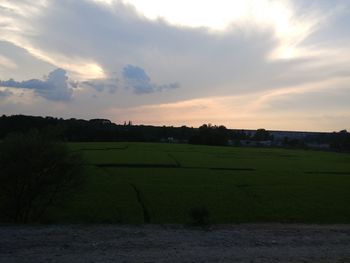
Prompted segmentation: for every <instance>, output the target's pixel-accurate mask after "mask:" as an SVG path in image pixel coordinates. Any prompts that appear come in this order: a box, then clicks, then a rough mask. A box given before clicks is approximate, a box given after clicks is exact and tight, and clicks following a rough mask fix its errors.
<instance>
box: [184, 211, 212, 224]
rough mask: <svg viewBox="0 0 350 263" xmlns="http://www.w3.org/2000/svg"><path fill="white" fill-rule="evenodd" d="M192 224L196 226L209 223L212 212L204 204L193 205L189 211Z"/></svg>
mask: <svg viewBox="0 0 350 263" xmlns="http://www.w3.org/2000/svg"><path fill="white" fill-rule="evenodd" d="M188 214H189V216H190V219H191V224H192V225H195V226H206V225H209V218H210V213H209V211H208V209H207V208H206V207H204V206H201V207H193V208H191V209H190V210H189V212H188Z"/></svg>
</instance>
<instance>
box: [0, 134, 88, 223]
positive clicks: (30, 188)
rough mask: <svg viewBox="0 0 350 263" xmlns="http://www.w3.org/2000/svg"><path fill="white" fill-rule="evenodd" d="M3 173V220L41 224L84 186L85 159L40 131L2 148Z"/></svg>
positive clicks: (0, 189) (0, 197) (0, 204)
mask: <svg viewBox="0 0 350 263" xmlns="http://www.w3.org/2000/svg"><path fill="white" fill-rule="evenodd" d="M0 171H1V173H0V183H1V184H0V220H1V221H7V222H15V223H27V222H39V221H40V219H41V218H42V216H43V215H44V214H45V213H46V211H47V209H48V208H49V207H50V206H52V205H54V204H55V203H57V202H58V201H60V200H62V198H67V197H68V196H69V194H71V193H72V191H75V190H77V189H78V188H79V187H80V186H81V185H82V183H83V182H84V168H83V161H82V159H81V157H80V156H79V155H77V154H76V153H74V154H72V153H70V152H69V150H68V148H67V146H66V145H65V144H62V143H58V142H55V141H53V140H51V139H50V138H49V137H48V136H47V135H44V134H41V133H39V132H38V131H31V132H29V133H27V134H14V135H11V136H8V137H7V138H6V139H5V140H4V141H3V142H2V143H1V144H0Z"/></svg>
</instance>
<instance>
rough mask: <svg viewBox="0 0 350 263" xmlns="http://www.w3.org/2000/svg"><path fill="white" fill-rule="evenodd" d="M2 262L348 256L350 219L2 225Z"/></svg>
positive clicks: (348, 259)
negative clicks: (293, 222)
mask: <svg viewBox="0 0 350 263" xmlns="http://www.w3.org/2000/svg"><path fill="white" fill-rule="evenodd" d="M0 262H6V263H11V262H35V263H38V262H78V263H79V262H254V263H257V262H269V263H270V262H317V263H322V262H325V263H326V262H327V263H328V262H345V263H346V262H350V225H326V226H323V225H322V226H320V225H285V224H257V225H254V224H242V225H221V226H214V227H211V228H210V229H207V230H202V229H199V228H198V229H196V228H187V227H183V226H179V225H165V226H160V225H143V226H124V225H67V226H66V225H63V226H62V225H54V226H4V225H3V226H0Z"/></svg>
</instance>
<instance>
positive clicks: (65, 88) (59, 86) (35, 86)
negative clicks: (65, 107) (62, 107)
mask: <svg viewBox="0 0 350 263" xmlns="http://www.w3.org/2000/svg"><path fill="white" fill-rule="evenodd" d="M0 87H7V88H22V89H31V90H34V92H35V94H36V95H38V96H41V97H43V98H45V99H48V100H52V101H69V100H71V98H72V94H73V89H72V87H71V86H70V84H69V83H68V77H67V75H66V71H65V70H63V69H55V70H54V71H52V72H50V73H49V75H48V76H47V77H46V78H45V79H44V80H40V79H30V80H25V81H20V82H19V81H15V80H13V79H9V80H7V81H4V80H0Z"/></svg>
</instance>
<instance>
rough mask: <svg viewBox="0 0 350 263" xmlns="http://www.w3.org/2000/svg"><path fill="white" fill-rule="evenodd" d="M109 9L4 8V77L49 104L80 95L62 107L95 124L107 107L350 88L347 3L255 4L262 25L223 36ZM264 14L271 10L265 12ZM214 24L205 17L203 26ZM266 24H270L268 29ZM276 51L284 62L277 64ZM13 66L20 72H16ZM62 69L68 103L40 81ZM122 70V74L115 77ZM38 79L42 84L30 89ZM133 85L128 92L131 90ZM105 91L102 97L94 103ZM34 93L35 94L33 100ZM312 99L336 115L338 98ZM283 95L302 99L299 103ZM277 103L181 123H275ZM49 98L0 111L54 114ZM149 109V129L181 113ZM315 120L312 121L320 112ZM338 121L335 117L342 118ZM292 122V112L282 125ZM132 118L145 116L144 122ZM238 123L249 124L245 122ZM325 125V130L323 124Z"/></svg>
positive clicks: (193, 115) (77, 4)
mask: <svg viewBox="0 0 350 263" xmlns="http://www.w3.org/2000/svg"><path fill="white" fill-rule="evenodd" d="M0 2H1V1H0ZM101 2H106V1H93V0H76V1H71V0H50V1H45V0H43V1H29V0H18V1H11V0H4V1H3V2H1V4H0V7H1V5H6V6H8V7H10V8H7V9H5V8H3V9H1V8H0V17H1V20H2V22H0V23H1V26H0V39H2V40H3V41H0V54H1V56H2V57H5V58H6V59H5V60H4V59H2V65H0V79H8V78H9V77H12V78H14V79H15V80H17V81H13V82H15V84H16V85H17V86H26V85H29V84H31V85H30V86H33V84H35V86H36V87H40V88H35V89H34V88H28V87H27V90H28V89H31V90H34V91H35V94H37V95H39V96H41V97H44V98H48V99H49V100H50V99H51V100H57V99H58V98H61V99H60V100H66V99H68V98H70V97H71V96H72V91H73V90H74V103H70V104H69V105H68V104H65V106H66V107H63V108H60V109H59V112H60V114H61V115H65V116H68V117H69V116H85V117H86V118H91V115H92V114H96V117H103V116H105V115H104V114H105V112H106V109H108V108H112V107H116V108H123V107H135V108H141V109H142V110H143V108H142V107H143V106H145V107H146V106H152V105H160V104H171V103H181V102H183V101H191V100H196V99H204V100H211V98H215V97H230V96H242V95H244V96H250V95H251V94H276V93H275V91H276V92H278V91H279V90H281V89H283V90H284V89H285V88H286V89H289V88H292V89H295V90H298V91H299V88H300V86H301V85H302V86H303V87H304V86H305V87H306V86H307V87H316V85H315V84H317V83H320V82H323V83H325V84H326V86H325V87H324V89H331V88H332V86H333V84H330V82H329V80H330V79H337V81H339V84H337V85H348V79H347V76H348V73H347V69H348V68H349V61H350V49H349V46H350V44H349V43H350V38H349V34H348V33H349V28H350V27H348V26H347V25H348V24H349V22H350V20H349V16H348V13H349V7H350V4H349V2H348V1H345V0H343V1H327V0H317V1H309V2H307V1H302V0H295V1H294V0H291V1H289V0H281V1H276V0H271V1H252V2H250V1H249V2H250V3H258V2H265V3H267V6H266V8H267V9H268V10H267V9H260V8H259V6H256V7H255V9H256V10H255V11H257V13H259V14H260V20H261V23H257V20H254V19H253V18H252V17H251V16H249V17H248V18H252V19H251V20H249V19H241V20H239V21H234V22H233V23H232V24H230V25H228V26H227V27H226V28H225V29H224V30H219V31H216V30H211V29H208V28H205V27H187V26H184V25H182V26H179V25H178V24H176V23H173V24H170V23H169V22H167V21H166V20H165V19H166V18H160V19H157V18H154V19H151V20H150V19H147V18H146V17H145V16H143V14H142V13H140V12H138V11H137V10H136V9H135V8H134V7H133V6H132V5H129V4H126V2H127V1H118V0H111V1H108V2H109V4H107V5H106V4H103V3H101ZM191 2H192V4H193V3H195V1H191ZM219 2H220V4H222V5H225V3H230V5H233V3H234V2H237V3H240V2H242V3H243V2H244V1H219ZM3 3H5V4H3ZM184 3H185V2H184ZM268 3H271V4H272V5H276V6H277V7H278V6H279V5H281V6H284V5H285V4H286V5H285V6H284V8H282V10H287V11H286V12H277V11H278V10H279V8H277V7H276V9H271V10H270V9H269V4H268ZM185 4H187V2H186V3H185ZM217 4H219V3H217ZM147 5H148V3H147ZM215 5H216V4H215ZM221 9H222V7H221ZM227 10H233V9H227ZM265 10H267V11H269V10H270V11H271V12H270V11H269V12H267V13H266V12H264V11H265ZM342 10H343V11H342ZM140 11H141V10H140ZM171 11H173V10H171ZM209 11H210V12H214V11H215V12H217V10H209ZM236 11H237V10H236ZM255 11H254V12H255ZM186 12H189V14H190V13H191V12H194V11H193V10H192V11H191V10H190V9H188V10H186ZM254 12H253V13H254ZM229 13H230V12H229ZM190 15H191V14H190ZM214 15H215V16H216V15H219V14H213V16H214ZM180 18H181V17H180ZM206 18H207V17H206V16H205V17H203V19H204V20H206ZM265 18H267V20H268V23H264V22H263V20H265ZM24 51H25V52H24ZM276 51H278V52H277V53H278V54H277V55H276V56H275V57H271V54H274V53H275V52H276ZM24 58H25V59H24ZM282 58H283V59H282ZM9 60H11V61H13V62H14V63H15V64H16V65H17V67H18V68H16V69H15V68H14V67H13V68H9V65H10V64H9V63H8V62H9ZM4 61H5V62H4ZM39 61H40V62H41V64H40V63H39ZM19 62H20V63H19ZM0 64H1V62H0ZM4 65H6V66H4ZM126 65H127V66H126ZM12 66H14V64H13V65H12ZM10 67H11V66H10ZM57 67H60V68H64V69H65V70H66V71H67V74H68V75H69V76H70V80H66V81H62V83H61V86H62V87H63V88H61V89H58V90H60V91H61V92H62V93H63V96H58V95H57V94H56V95H55V96H54V95H52V93H55V92H56V91H55V92H51V90H52V89H50V88H43V87H42V86H43V84H42V82H46V81H47V79H44V80H40V77H39V76H41V74H42V72H49V71H50V70H52V69H53V68H57ZM114 72H118V73H119V74H118V75H115V74H114ZM31 78H33V79H34V80H36V81H34V83H33V81H32V82H28V81H22V80H27V79H31ZM72 79H74V81H73V80H72ZM20 80H21V81H20ZM173 82H175V83H173ZM177 82H178V83H181V89H177V88H176V87H178V84H176V83H177ZM19 83H21V85H19ZM64 83H66V84H67V86H65V84H64ZM15 84H13V85H15ZM51 86H52V85H51ZM56 86H57V85H56ZM126 86H127V87H129V89H125V87H126ZM74 87H77V88H76V89H74ZM168 89H172V91H171V93H170V92H159V91H164V90H168ZM43 90H49V91H50V94H51V95H49V94H46V93H45V94H43ZM54 90H56V89H54ZM116 90H117V91H118V92H116ZM300 91H302V90H300ZM97 92H98V96H97V97H98V99H93V95H94V94H96V93H97ZM314 92H316V90H314ZM29 93H32V92H27V93H26V94H29ZM59 94H61V93H59ZM135 94H149V95H148V96H135ZM293 94H294V93H293ZM303 94H304V93H303ZM313 94H314V93H307V94H305V101H310V104H312V105H313V106H314V108H318V109H319V111H320V113H322V112H325V111H326V108H327V107H323V105H322V104H321V103H325V104H327V105H333V106H334V108H337V107H338V105H337V102H336V100H337V99H333V100H329V101H326V100H321V99H319V100H312V96H313ZM285 96H290V97H291V100H298V96H291V95H290V94H287V95H285ZM13 97H15V96H11V100H14V98H13ZM276 98H279V96H272V95H269V96H267V97H266V96H265V97H264V98H263V99H261V98H260V99H259V98H256V100H257V103H250V102H249V101H247V104H245V103H243V104H242V103H240V101H239V100H233V101H232V102H230V103H228V104H230V105H231V104H232V105H233V106H234V107H235V108H234V111H231V108H223V109H222V110H221V111H219V110H216V109H218V108H217V107H212V108H213V111H212V112H211V113H212V115H208V114H207V112H205V111H204V110H203V111H200V112H198V111H196V109H197V108H188V109H186V110H185V112H186V118H185V117H184V116H183V115H184V114H181V115H179V119H178V122H177V123H179V124H180V122H181V121H183V122H185V123H182V124H191V122H192V123H194V120H195V119H200V122H202V120H203V121H205V119H208V118H211V116H214V117H215V116H220V117H222V119H223V120H227V121H228V122H229V120H230V119H234V118H235V117H234V115H237V118H238V117H239V116H243V112H244V111H246V110H247V108H248V107H247V105H253V106H254V105H255V106H258V108H259V109H264V110H265V109H266V111H268V113H269V114H271V115H274V116H275V115H276V112H280V108H281V105H277V104H278V103H277V104H276V103H273V102H274V101H275V99H276ZM337 98H338V97H337ZM8 100H10V99H8ZM49 100H33V101H32V102H31V104H30V100H29V99H28V100H27V101H26V104H25V105H26V106H23V105H22V108H21V107H20V106H19V102H18V103H17V104H15V103H14V105H15V106H13V107H12V108H10V106H8V110H6V108H5V106H4V105H5V104H4V103H2V105H0V107H1V111H2V112H9V111H10V109H11V110H12V112H19V110H20V109H21V110H22V112H26V111H27V112H30V109H32V108H34V107H35V109H36V111H35V113H39V112H40V109H41V112H43V113H45V114H47V108H48V107H49V106H48V105H50V104H49V102H50V101H49ZM18 101H20V99H19V98H18ZM254 101H255V100H253V102H254ZM305 103H306V102H305ZM281 104H283V101H282V102H281ZM55 105H56V104H55ZM289 105H290V108H291V110H292V109H294V112H295V118H294V119H293V120H292V119H291V121H290V126H293V123H294V124H295V125H297V122H296V121H295V120H296V119H297V118H298V117H299V118H300V119H304V116H306V114H302V113H301V112H299V111H297V109H298V103H292V102H290V103H289ZM344 105H345V104H344ZM344 105H342V107H343V108H344V107H345V108H346V107H347V109H348V111H349V110H350V108H349V106H346V105H345V106H344ZM56 106H57V105H56ZM214 108H215V110H214ZM328 108H332V107H328ZM50 109H53V108H50ZM220 109H221V108H220ZM332 109H333V108H332ZM55 110H56V108H55ZM142 110H141V111H140V112H138V113H137V114H139V115H138V116H139V117H138V120H140V122H142V119H144V122H147V121H148V120H150V119H151V118H153V117H152V116H159V120H166V119H168V118H169V119H170V116H171V115H172V114H175V113H173V112H171V113H169V114H168V113H165V112H164V111H162V110H160V111H159V112H157V115H155V113H154V112H152V113H150V114H144V113H143V111H142ZM339 110H344V109H339ZM55 112H56V111H55ZM232 112H233V113H232ZM315 112H316V111H315ZM315 112H313V113H312V114H316V113H315ZM268 113H267V112H265V114H266V115H265V116H264V118H261V119H260V120H259V121H260V122H259V123H257V122H256V121H254V120H256V119H257V118H259V117H258V116H257V115H254V116H253V117H251V119H250V121H251V123H252V126H251V127H252V128H254V127H253V125H255V124H254V123H257V124H256V125H258V126H261V127H264V126H265V125H263V121H264V120H268V119H269V118H268V117H267V116H268ZM333 113H334V114H335V110H334V111H333ZM121 114H124V112H122V113H121ZM283 114H285V113H281V116H279V117H281V119H282V117H283V116H282V115H283ZM99 115H100V116H99ZM110 116H111V117H112V118H114V120H116V121H117V120H118V118H122V119H125V118H124V117H119V116H118V115H116V116H117V117H115V115H110ZM140 116H142V118H141V117H140ZM288 116H289V115H287V114H285V116H284V118H283V121H285V120H287V118H288ZM133 118H135V119H136V118H137V116H136V114H135V116H134V117H133ZM304 120H305V119H304ZM276 121H278V120H277V117H276ZM198 122H199V120H198ZM154 123H155V122H154ZM229 123H230V122H229ZM232 123H233V124H231V125H228V126H229V127H233V126H236V125H235V122H232ZM305 123H306V121H305ZM168 124H171V123H168ZM237 125H238V126H241V125H240V124H239V123H237ZM319 125H320V127H321V125H323V124H319ZM242 126H243V125H242ZM266 126H267V125H266ZM315 127H316V126H315ZM256 128H257V127H256ZM276 128H278V127H276Z"/></svg>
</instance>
